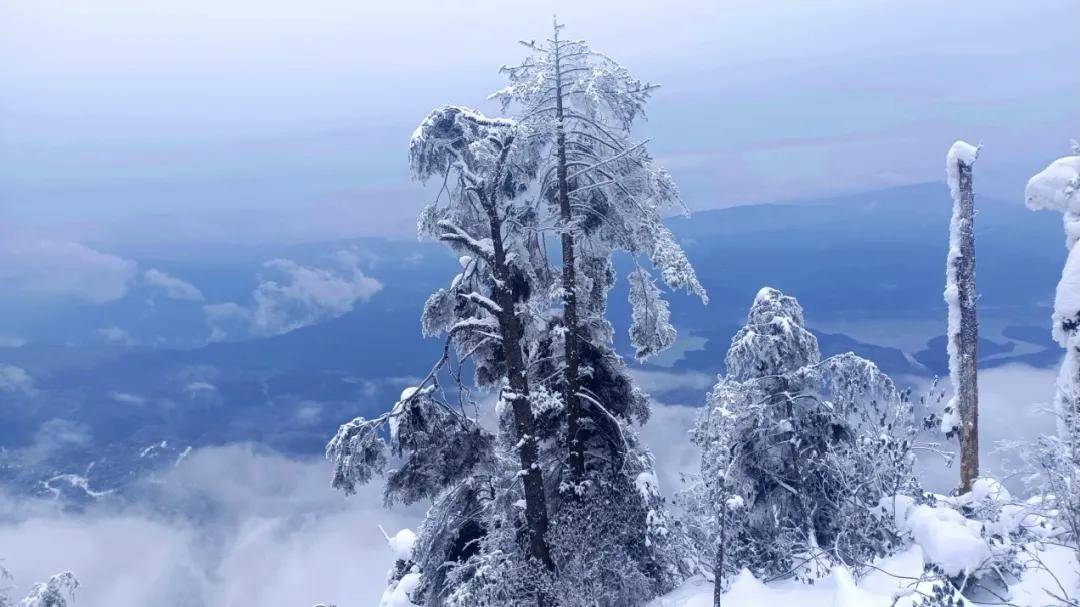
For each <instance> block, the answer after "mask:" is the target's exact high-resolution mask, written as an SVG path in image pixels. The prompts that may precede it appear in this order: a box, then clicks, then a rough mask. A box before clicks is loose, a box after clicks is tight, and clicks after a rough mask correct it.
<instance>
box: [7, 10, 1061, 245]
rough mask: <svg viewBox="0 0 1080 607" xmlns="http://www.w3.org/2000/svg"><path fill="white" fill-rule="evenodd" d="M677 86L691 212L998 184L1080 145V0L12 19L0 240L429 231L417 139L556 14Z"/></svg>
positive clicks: (669, 135)
mask: <svg viewBox="0 0 1080 607" xmlns="http://www.w3.org/2000/svg"><path fill="white" fill-rule="evenodd" d="M554 13H558V15H559V18H560V19H561V20H562V21H564V22H565V23H566V24H567V35H570V36H574V37H581V38H587V39H588V40H589V41H590V42H591V43H592V44H593V46H594V47H595V48H597V49H599V50H602V51H604V52H606V53H608V54H610V55H612V56H614V57H615V58H617V59H619V60H620V61H621V62H623V63H624V64H625V65H626V66H627V67H629V68H630V69H631V70H632V71H633V72H634V73H635V74H636V75H637V76H639V77H641V78H643V79H646V80H649V81H653V82H657V83H660V84H661V85H662V87H661V88H660V90H659V91H658V92H657V94H656V95H655V97H654V100H653V102H652V105H651V107H650V113H649V118H650V119H649V121H648V122H647V123H645V124H643V125H642V126H641V128H640V130H639V133H638V135H639V136H640V137H642V138H645V137H649V138H652V140H653V143H652V144H651V146H652V149H653V152H654V155H656V156H657V157H658V158H659V159H660V160H661V161H662V162H664V163H665V164H666V165H667V166H668V168H669V169H670V170H671V171H672V173H673V175H674V176H675V178H676V180H677V181H678V182H679V184H680V185H681V188H682V191H683V194H684V198H685V199H686V202H687V203H688V205H689V206H690V207H691V208H692V209H695V210H701V209H709V208H717V207H724V206H730V205H735V204H747V203H761V202H771V201H778V200H804V199H810V198H815V197H822V196H829V195H833V194H839V193H848V192H856V191H865V190H869V189H875V188H881V187H888V186H892V185H901V184H909V183H917V182H925V181H936V180H940V179H941V178H942V173H943V170H942V169H943V166H942V165H943V157H944V154H945V151H946V150H947V149H948V147H949V145H950V144H951V143H952V141H953V140H955V139H957V138H965V139H969V140H971V141H973V142H976V143H979V142H981V143H983V144H984V145H985V149H984V152H983V155H982V157H981V159H980V166H979V169H978V171H977V174H976V179H977V187H979V188H980V189H981V190H982V192H984V193H986V194H989V195H993V196H995V197H999V198H1003V199H1006V200H1014V199H1015V200H1016V201H1017V204H1019V203H1020V199H1021V196H1022V190H1023V185H1024V181H1025V180H1026V176H1028V175H1031V174H1033V173H1034V172H1036V171H1037V170H1038V169H1039V168H1041V167H1042V166H1045V164H1046V163H1047V162H1049V161H1050V160H1052V159H1053V158H1056V157H1058V156H1060V155H1062V154H1064V153H1065V152H1066V151H1067V145H1068V140H1069V139H1070V138H1075V137H1080V103H1077V100H1078V99H1080V70H1078V69H1076V65H1075V59H1076V57H1078V56H1080V35H1078V34H1080V32H1078V31H1077V23H1080V3H1077V2H1075V0H1032V1H1030V2H1023V3H1020V2H1011V1H1009V2H1000V1H972V0H959V1H957V2H949V3H942V2H930V1H924V0H914V1H910V2H873V1H867V0H857V1H856V0H841V1H826V2H814V3H807V2H790V1H769V2H761V1H747V0H735V1H724V2H690V1H687V0H669V1H666V2H662V3H661V2H641V1H636V0H631V1H621V2H608V1H598V2H588V3H584V2H555V3H544V2H530V3H525V2H514V3H505V2H494V1H488V0H481V1H478V2H468V3H466V2H446V1H440V0H406V1H401V2H380V3H374V2H367V1H363V0H312V1H309V2H303V3H294V2H267V1H260V2H254V1H249V0H236V1H231V2H219V1H212V0H191V1H189V2H173V3H162V2H142V1H138V0H99V1H96V2H92V3H87V2H77V1H75V0H8V1H6V2H4V3H2V4H0V235H5V234H6V235H8V236H10V235H11V234H12V233H13V232H14V233H17V234H20V235H23V236H25V235H27V234H32V235H34V237H35V238H39V239H40V238H48V239H51V240H55V241H58V242H75V243H83V244H88V245H91V246H94V247H98V248H104V249H105V250H110V249H112V248H116V247H121V246H125V245H136V244H140V245H149V246H160V247H162V248H166V247H169V246H173V245H199V244H205V243H221V242H228V243H286V242H305V241H322V240H331V239H341V238H353V237H356V236H373V235H374V236H394V237H407V236H410V235H412V233H413V230H414V225H415V214H416V211H417V210H418V209H419V208H420V207H421V206H422V205H423V204H424V203H425V202H426V201H427V200H428V199H429V196H430V192H428V191H426V190H425V189H424V188H423V187H422V186H420V185H418V184H416V183H414V182H412V181H411V180H410V179H409V176H408V172H407V159H406V150H407V143H408V137H409V135H410V134H411V132H412V131H413V129H414V128H415V125H416V124H418V123H419V121H420V120H421V119H422V118H423V117H424V116H425V115H426V113H427V112H428V111H429V110H430V109H432V108H434V107H437V106H439V105H441V104H445V103H457V104H465V105H471V106H474V107H478V108H480V109H482V110H484V111H487V112H492V113H494V112H497V111H498V108H497V107H494V106H493V104H491V103H490V102H488V101H487V100H486V95H487V94H488V93H489V92H491V91H493V90H495V89H497V88H498V87H500V86H501V85H502V84H503V80H502V77H501V76H500V75H499V73H498V67H499V66H500V65H501V64H504V63H512V62H514V61H516V60H519V59H520V58H521V57H522V55H523V53H522V50H523V49H522V48H521V47H520V46H518V45H517V44H516V41H517V40H519V39H523V38H525V39H535V38H541V37H544V36H545V35H547V34H548V32H549V30H550V24H551V19H552V15H553V14H554Z"/></svg>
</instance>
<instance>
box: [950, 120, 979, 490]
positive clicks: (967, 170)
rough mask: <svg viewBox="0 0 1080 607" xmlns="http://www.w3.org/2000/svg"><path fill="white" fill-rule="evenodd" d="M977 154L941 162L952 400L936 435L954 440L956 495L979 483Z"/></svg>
mask: <svg viewBox="0 0 1080 607" xmlns="http://www.w3.org/2000/svg"><path fill="white" fill-rule="evenodd" d="M978 155H979V148H977V147H975V146H973V145H971V144H969V143H965V142H963V141H957V142H956V143H954V144H953V145H952V147H951V148H949V153H948V154H947V156H946V158H945V173H946V177H947V179H948V183H949V193H950V194H951V195H952V201H953V211H952V220H951V221H950V223H949V255H948V260H947V262H946V270H945V302H946V303H947V304H948V308H949V331H948V345H947V348H948V351H949V378H950V379H951V380H952V385H953V392H954V396H953V397H952V399H951V400H950V401H949V403H948V404H947V405H946V407H945V415H944V416H943V418H942V423H941V426H942V430H943V431H944V432H945V433H946V434H948V435H953V434H959V438H960V491H962V492H967V491H970V490H971V485H972V483H974V482H975V479H976V478H978V477H979V381H978V372H979V353H978V347H979V320H978V316H977V314H976V312H977V303H978V294H977V293H976V291H975V190H974V186H973V184H972V169H973V168H974V166H975V159H976V158H977V157H978Z"/></svg>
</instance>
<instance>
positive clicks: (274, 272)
mask: <svg viewBox="0 0 1080 607" xmlns="http://www.w3.org/2000/svg"><path fill="white" fill-rule="evenodd" d="M333 261H334V264H333V266H332V267H330V268H318V267H312V266H306V265H303V264H300V263H297V262H295V261H292V260H290V259H272V260H270V261H267V262H266V263H264V264H263V270H264V273H263V274H262V275H261V276H260V279H259V284H258V286H257V287H255V290H254V291H253V292H252V294H251V298H252V302H251V304H250V305H247V306H242V305H240V304H237V303H235V302H225V303H216V304H209V305H207V306H204V307H203V311H204V312H205V314H206V321H207V324H209V325H210V328H211V335H210V340H211V341H220V340H223V339H227V338H233V337H239V336H240V335H238V333H243V332H246V333H247V334H250V335H252V336H256V337H269V336H273V335H281V334H283V333H288V332H289V331H293V330H296V329H299V328H301V327H306V326H309V325H313V324H316V323H318V322H322V321H324V320H328V319H331V318H337V317H339V316H342V315H344V314H347V313H349V312H351V311H352V309H353V308H354V307H355V306H356V304H357V303H360V302H364V301H367V300H368V299H370V298H371V296H373V295H375V294H376V293H378V292H379V291H380V290H382V288H383V285H382V283H381V282H379V281H378V280H376V279H374V278H372V277H370V276H367V275H365V274H364V272H363V271H362V270H361V269H360V258H359V257H358V256H357V255H356V254H355V253H353V252H351V251H347V250H342V251H338V252H337V253H336V254H335V255H334V258H333Z"/></svg>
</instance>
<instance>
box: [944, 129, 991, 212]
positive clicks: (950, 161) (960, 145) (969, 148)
mask: <svg viewBox="0 0 1080 607" xmlns="http://www.w3.org/2000/svg"><path fill="white" fill-rule="evenodd" d="M981 149H982V146H981V145H979V146H974V145H971V144H970V143H968V142H966V141H962V140H961V141H957V142H956V143H954V144H952V147H951V148H949V153H948V154H947V155H946V156H945V174H946V176H947V178H948V181H949V194H951V195H952V199H953V200H954V201H955V200H957V199H959V197H960V166H959V163H961V162H962V163H964V165H966V166H969V167H970V166H974V165H975V160H976V159H977V158H978V157H979V150H981Z"/></svg>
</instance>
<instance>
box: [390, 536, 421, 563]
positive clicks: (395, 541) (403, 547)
mask: <svg viewBox="0 0 1080 607" xmlns="http://www.w3.org/2000/svg"><path fill="white" fill-rule="evenodd" d="M386 543H387V544H390V550H393V551H394V556H396V557H397V558H399V559H408V558H409V557H410V556H411V555H412V549H413V545H414V544H416V534H415V533H413V531H412V529H402V530H401V531H398V532H397V533H395V534H394V536H393V537H388V538H386Z"/></svg>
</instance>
